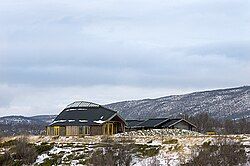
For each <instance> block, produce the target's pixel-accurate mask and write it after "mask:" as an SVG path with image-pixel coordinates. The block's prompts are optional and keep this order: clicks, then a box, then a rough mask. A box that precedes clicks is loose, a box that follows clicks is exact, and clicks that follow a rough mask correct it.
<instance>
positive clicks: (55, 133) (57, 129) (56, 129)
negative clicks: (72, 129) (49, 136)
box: [54, 126, 60, 135]
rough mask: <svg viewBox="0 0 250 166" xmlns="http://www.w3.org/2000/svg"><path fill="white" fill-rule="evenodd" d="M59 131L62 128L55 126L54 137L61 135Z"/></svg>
mask: <svg viewBox="0 0 250 166" xmlns="http://www.w3.org/2000/svg"><path fill="white" fill-rule="evenodd" d="M59 130H60V127H59V126H55V127H54V135H59Z"/></svg>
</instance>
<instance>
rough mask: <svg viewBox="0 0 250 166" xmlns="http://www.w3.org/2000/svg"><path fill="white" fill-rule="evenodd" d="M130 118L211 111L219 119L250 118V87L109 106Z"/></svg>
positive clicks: (126, 102)
mask: <svg viewBox="0 0 250 166" xmlns="http://www.w3.org/2000/svg"><path fill="white" fill-rule="evenodd" d="M106 107H108V108H111V109H114V110H116V111H118V112H119V113H120V114H121V115H122V116H123V117H124V118H126V119H144V118H149V117H177V116H179V115H180V114H187V115H195V114H197V113H201V112H208V113H210V114H211V115H212V116H213V117H216V118H232V119H235V118H241V117H250V86H244V87H239V88H231V89H220V90H213V91H204V92H195V93H191V94H185V95H173V96H166V97H161V98H156V99H144V100H133V101H123V102H118V103H112V104H108V105H106Z"/></svg>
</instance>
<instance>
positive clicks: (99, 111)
mask: <svg viewBox="0 0 250 166" xmlns="http://www.w3.org/2000/svg"><path fill="white" fill-rule="evenodd" d="M87 105H88V107H87ZM79 106H80V107H79ZM82 106H84V107H82ZM116 114H117V113H116V111H113V110H110V109H108V108H105V107H102V106H100V105H98V104H94V103H90V102H80V101H79V102H74V103H71V104H69V105H68V106H67V107H66V108H65V109H64V110H63V111H62V112H61V113H60V114H59V115H58V116H57V117H56V118H55V120H54V121H53V122H52V124H51V126H56V125H59V126H87V125H100V124H102V123H103V122H105V121H107V120H108V119H110V118H111V117H113V116H115V115H116Z"/></svg>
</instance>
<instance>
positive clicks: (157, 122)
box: [137, 118, 168, 127]
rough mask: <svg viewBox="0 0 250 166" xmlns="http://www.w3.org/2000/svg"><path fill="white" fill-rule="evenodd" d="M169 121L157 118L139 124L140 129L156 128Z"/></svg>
mask: <svg viewBox="0 0 250 166" xmlns="http://www.w3.org/2000/svg"><path fill="white" fill-rule="evenodd" d="M166 120H168V118H155V119H148V120H146V121H144V122H142V123H139V124H138V125H137V126H138V127H156V126H158V125H160V124H161V123H163V122H165V121H166Z"/></svg>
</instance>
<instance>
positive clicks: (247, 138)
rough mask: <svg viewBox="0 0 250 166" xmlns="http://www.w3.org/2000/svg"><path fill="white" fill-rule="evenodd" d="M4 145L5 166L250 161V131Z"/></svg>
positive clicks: (31, 139) (42, 139) (149, 133)
mask: <svg viewBox="0 0 250 166" xmlns="http://www.w3.org/2000/svg"><path fill="white" fill-rule="evenodd" d="M25 142H26V143H25ZM0 147H1V155H0V156H1V157H0V162H1V163H0V164H1V165H9V164H11V165H22V164H26V165H100V166H102V165H110V166H112V165H121V166H122V165H124V166H125V165H134V166H145V165H146V166H147V165H148V166H150V165H171V166H172V165H173V166H175V165H176V166H177V165H199V164H204V163H201V162H204V161H213V162H214V163H210V164H216V162H220V163H223V162H227V163H228V164H231V165H249V164H250V162H249V157H250V156H249V155H250V135H227V136H218V135H214V136H208V135H201V134H199V133H196V132H191V131H186V130H167V129H162V130H157V129H155V130H144V131H136V132H129V133H123V134H117V135H114V136H109V137H107V136H86V137H82V138H79V137H49V136H28V137H26V138H24V137H21V136H18V137H5V138H2V140H1V146H0ZM22 149H25V150H22ZM32 149H33V150H32ZM27 153H30V154H27ZM34 154H35V155H34ZM32 155H33V156H32ZM216 155H220V156H219V157H218V156H216ZM237 155H239V156H240V157H239V156H237ZM27 156H29V161H28V158H27ZM22 157H23V158H22ZM212 157H215V158H217V159H213V158H212ZM235 158H237V160H235ZM232 159H233V160H232ZM217 160H220V161H217Z"/></svg>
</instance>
